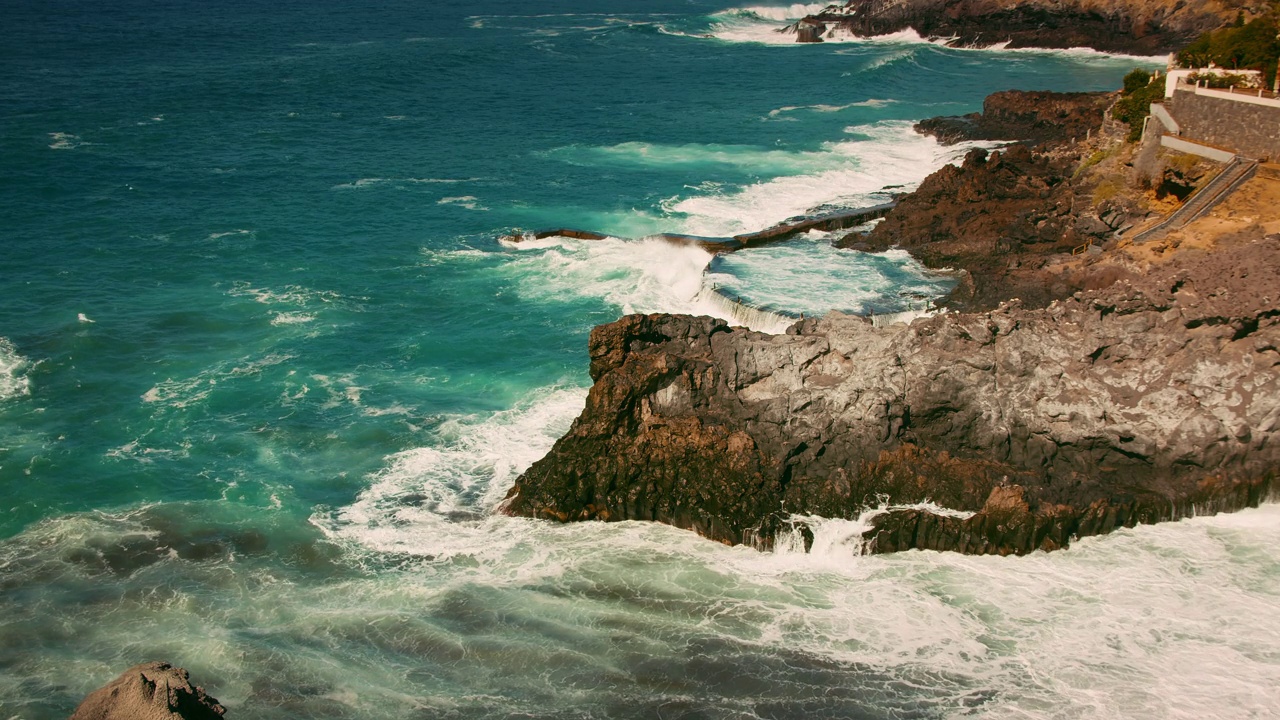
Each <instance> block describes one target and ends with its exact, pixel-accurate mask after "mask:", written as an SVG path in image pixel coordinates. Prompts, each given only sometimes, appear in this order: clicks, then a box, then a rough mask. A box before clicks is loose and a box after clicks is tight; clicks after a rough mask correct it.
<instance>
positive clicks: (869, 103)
mask: <svg viewBox="0 0 1280 720" xmlns="http://www.w3.org/2000/svg"><path fill="white" fill-rule="evenodd" d="M896 102H898V101H897V100H890V99H882V98H871V99H868V100H862V101H860V102H851V103H846V104H844V105H787V106H785V107H780V108H777V109H774V110H770V111H769V117H770V118H777V117H778V116H779V115H783V114H786V113H794V112H798V111H800V110H809V111H812V112H824V113H832V112H840V111H841V110H848V109H849V108H856V107H871V108H879V107H885V106H887V105H891V104H893V103H896Z"/></svg>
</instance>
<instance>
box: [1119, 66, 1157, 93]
mask: <svg viewBox="0 0 1280 720" xmlns="http://www.w3.org/2000/svg"><path fill="white" fill-rule="evenodd" d="M1149 84H1151V73H1149V72H1147V71H1146V70H1143V69H1142V68H1134V69H1132V70H1130V71H1129V74H1128V75H1125V76H1124V94H1125V95H1132V94H1133V93H1135V92H1136V91H1138V90H1141V89H1142V88H1144V87H1146V86H1147V85H1149Z"/></svg>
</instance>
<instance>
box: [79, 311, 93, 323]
mask: <svg viewBox="0 0 1280 720" xmlns="http://www.w3.org/2000/svg"><path fill="white" fill-rule="evenodd" d="M76 320H77V321H79V322H82V323H92V322H95V321H94V320H90V319H89V316H88V315H85V314H84V313H76Z"/></svg>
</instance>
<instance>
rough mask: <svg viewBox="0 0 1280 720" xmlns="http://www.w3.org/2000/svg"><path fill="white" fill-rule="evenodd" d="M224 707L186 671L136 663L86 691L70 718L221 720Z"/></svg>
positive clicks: (163, 665)
mask: <svg viewBox="0 0 1280 720" xmlns="http://www.w3.org/2000/svg"><path fill="white" fill-rule="evenodd" d="M225 713H226V709H225V708H223V707H222V706H221V705H219V704H218V701H217V699H216V698H212V697H209V696H208V695H207V694H205V691H204V688H201V687H195V686H193V685H192V684H191V680H190V677H189V676H188V674H187V671H186V670H183V669H182V668H180V667H174V666H172V665H170V664H169V663H165V662H150V663H143V664H141V665H135V666H133V667H131V668H129V669H128V670H125V671H124V672H123V673H122V674H121V675H120V677H118V678H116V679H115V680H112V681H111V682H110V683H107V684H106V685H105V686H103V687H101V688H99V689H97V690H95V691H93V692H91V693H89V695H88V696H87V697H86V698H85V699H84V701H83V702H81V703H80V706H79V707H77V708H76V711H75V712H74V713H72V715H71V720H220V718H222V716H223V715H224V714H225Z"/></svg>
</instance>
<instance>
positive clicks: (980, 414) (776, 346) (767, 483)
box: [505, 234, 1280, 554]
mask: <svg viewBox="0 0 1280 720" xmlns="http://www.w3.org/2000/svg"><path fill="white" fill-rule="evenodd" d="M1276 277H1280V236H1275V235H1272V236H1268V237H1261V236H1250V235H1247V234H1246V235H1244V236H1241V237H1239V238H1236V239H1235V240H1234V241H1232V242H1231V243H1229V244H1226V245H1221V246H1219V247H1218V248H1216V249H1215V250H1214V251H1213V252H1211V253H1207V252H1202V251H1185V252H1183V253H1180V254H1179V256H1178V257H1176V258H1174V259H1172V260H1170V261H1169V262H1168V263H1166V264H1164V265H1162V266H1160V267H1159V268H1158V269H1156V270H1153V271H1151V272H1149V273H1147V274H1131V275H1127V276H1124V277H1116V278H1110V279H1109V283H1108V284H1106V287H1103V288H1101V289H1097V290H1086V291H1081V292H1079V293H1078V294H1075V295H1073V296H1070V297H1068V298H1066V299H1064V300H1061V301H1058V302H1054V303H1050V304H1049V305H1048V306H1046V307H1042V308H1037V309H1031V308H1027V307H1024V306H1023V305H1022V304H1021V303H1018V302H1011V303H1008V304H1005V305H1003V306H1001V307H998V308H996V309H993V310H990V311H986V312H979V313H969V314H962V313H948V314H943V315H939V316H934V317H931V318H925V319H921V320H917V321H915V322H914V323H912V324H911V325H894V326H891V327H888V328H873V327H872V326H871V325H870V324H869V323H867V322H866V321H865V320H863V319H860V318H855V317H849V316H843V315H839V314H831V315H829V316H827V317H826V318H823V319H820V320H812V319H811V320H805V321H802V322H800V323H798V324H797V325H795V326H793V327H792V328H791V329H790V330H789V331H788V334H786V335H776V336H774V335H765V334H761V333H755V332H750V331H746V330H743V329H741V328H730V327H729V326H727V325H726V324H725V323H724V322H722V321H719V320H715V319H711V318H705V317H701V318H696V317H687V316H671V315H647V316H645V315H633V316H628V317H626V318H623V319H621V320H619V321H617V322H615V323H611V324H609V325H603V326H600V327H598V328H596V329H595V330H594V331H593V333H592V336H591V343H590V352H591V376H592V378H593V379H594V380H595V385H594V387H593V388H592V389H591V392H590V395H589V397H588V400H587V405H586V409H585V410H584V411H583V413H582V415H581V416H580V417H579V418H578V419H577V420H576V421H575V423H574V425H573V427H572V428H571V429H570V431H569V433H568V434H567V435H566V436H565V437H564V438H562V439H561V440H560V441H559V442H558V443H557V444H556V445H555V447H554V449H553V450H552V451H551V452H550V453H549V454H548V455H547V456H546V457H545V458H543V459H542V460H540V461H538V462H537V463H535V464H534V465H533V466H532V467H531V468H530V469H529V470H528V471H527V472H526V473H525V474H524V475H523V476H521V477H520V478H519V479H518V480H517V482H516V485H515V486H514V487H513V488H512V490H511V492H510V494H509V496H508V499H507V503H506V505H505V508H506V510H507V512H510V513H513V514H518V515H527V516H533V517H542V518H550V519H554V520H558V521H575V520H591V519H595V520H609V521H612V520H625V519H642V520H657V521H661V522H666V523H669V524H672V525H675V526H678V527H683V528H689V529H692V530H695V531H697V532H699V533H701V534H702V535H705V536H707V537H710V538H714V539H716V540H720V541H722V542H726V543H744V542H746V543H755V544H758V545H761V546H767V545H769V544H770V543H771V542H772V539H773V538H774V537H775V536H776V534H777V533H778V532H779V531H780V529H782V528H783V527H785V526H786V520H787V518H788V517H789V516H790V515H792V514H801V515H803V514H817V515H821V516H825V517H841V518H854V517H858V516H859V515H860V514H861V513H863V512H864V511H866V510H867V509H869V508H874V507H876V506H878V505H882V504H885V503H888V504H889V505H903V504H911V503H920V502H923V501H925V500H929V501H932V502H933V503H936V504H937V505H939V506H942V507H945V508H951V509H954V510H957V511H963V512H961V513H937V512H932V511H930V510H928V509H924V508H906V509H900V510H895V511H889V512H885V513H882V514H880V515H878V516H876V517H875V518H874V520H873V529H872V530H870V531H869V532H868V533H867V536H866V540H867V545H866V548H867V550H869V551H872V552H892V551H896V550H904V549H909V548H929V549H937V550H957V551H962V552H968V553H979V554H984V553H1001V554H1007V553H1025V552H1029V551H1032V550H1035V549H1054V548H1058V547H1063V546H1065V545H1066V544H1067V543H1068V542H1070V540H1071V538H1073V537H1076V536H1086V535H1094V534H1100V533H1106V532H1109V531H1110V530H1112V529H1114V528H1117V527H1122V526H1132V525H1134V524H1136V523H1140V522H1141V523H1146V522H1156V521H1159V520H1168V519H1174V518H1179V517H1185V516H1187V515H1190V514H1193V513H1202V512H1214V511H1220V510H1232V509H1237V508H1241V507H1246V506H1251V505H1255V504H1257V503H1258V502H1259V501H1260V499H1262V498H1264V497H1265V496H1266V495H1267V493H1269V492H1270V488H1271V483H1272V480H1273V478H1274V475H1275V468H1277V467H1280V446H1278V445H1277V444H1276V440H1277V438H1276V435H1277V432H1280V349H1278V348H1280V311H1277V310H1276V303H1275V297H1273V296H1274V293H1275V292H1276V291H1275V288H1274V278H1276ZM969 513H972V514H969Z"/></svg>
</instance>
